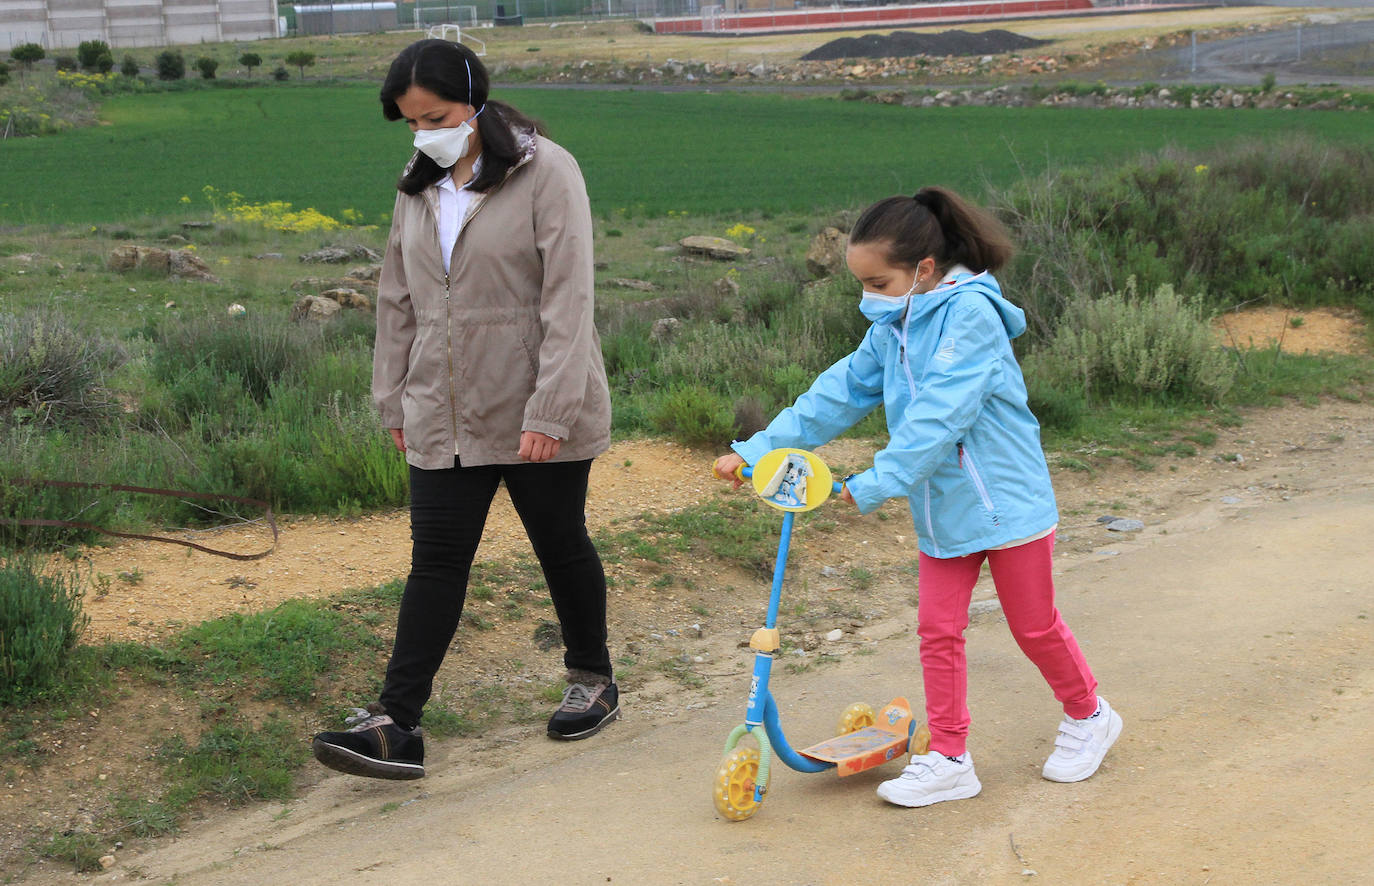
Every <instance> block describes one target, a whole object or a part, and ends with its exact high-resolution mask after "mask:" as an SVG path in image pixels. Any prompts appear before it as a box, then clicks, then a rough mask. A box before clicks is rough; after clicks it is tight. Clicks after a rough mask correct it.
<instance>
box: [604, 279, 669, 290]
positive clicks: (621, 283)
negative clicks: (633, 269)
mask: <svg viewBox="0 0 1374 886" xmlns="http://www.w3.org/2000/svg"><path fill="white" fill-rule="evenodd" d="M606 283H607V284H608V285H610V286H615V287H618V288H620V289H634V290H636V291H638V292H657V291H658V287H657V286H655V285H654V284H653V283H650V282H649V281H648V280H635V279H633V278H630V277H612V278H611V279H609V280H607V281H606Z"/></svg>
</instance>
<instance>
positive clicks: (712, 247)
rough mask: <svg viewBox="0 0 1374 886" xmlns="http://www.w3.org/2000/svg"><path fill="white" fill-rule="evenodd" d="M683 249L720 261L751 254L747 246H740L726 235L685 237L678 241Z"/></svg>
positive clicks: (732, 259)
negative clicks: (725, 236)
mask: <svg viewBox="0 0 1374 886" xmlns="http://www.w3.org/2000/svg"><path fill="white" fill-rule="evenodd" d="M677 242H678V246H680V247H682V251H683V252H686V253H689V254H692V255H704V256H706V257H707V258H714V259H717V260H720V261H734V260H735V259H738V258H744V257H745V256H746V255H748V254H749V250H748V249H747V248H746V247H743V246H740V245H739V244H738V243H735V242H733V241H730V240H726V239H725V238H724V237H701V236H694V237H683V238H682V239H681V240H679V241H677Z"/></svg>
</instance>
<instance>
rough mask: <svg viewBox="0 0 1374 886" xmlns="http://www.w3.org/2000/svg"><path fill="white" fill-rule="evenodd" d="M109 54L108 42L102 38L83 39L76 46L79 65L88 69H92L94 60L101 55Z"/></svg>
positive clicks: (94, 64)
mask: <svg viewBox="0 0 1374 886" xmlns="http://www.w3.org/2000/svg"><path fill="white" fill-rule="evenodd" d="M109 54H110V44H108V43H106V42H105V41H104V40H83V41H81V43H80V45H78V46H77V47H76V57H77V60H78V61H80V62H81V67H83V68H85V69H86V70H88V71H94V70H95V66H96V62H97V61H98V60H99V58H100V56H101V55H109Z"/></svg>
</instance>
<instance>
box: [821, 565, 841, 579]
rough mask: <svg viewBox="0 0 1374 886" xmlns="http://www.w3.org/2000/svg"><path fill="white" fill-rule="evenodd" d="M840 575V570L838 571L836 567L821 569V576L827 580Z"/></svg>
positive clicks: (823, 567)
mask: <svg viewBox="0 0 1374 886" xmlns="http://www.w3.org/2000/svg"><path fill="white" fill-rule="evenodd" d="M839 574H840V570H838V569H836V568H835V567H834V566H822V567H821V575H823V576H825V577H826V578H833V577H834V576H836V575H839Z"/></svg>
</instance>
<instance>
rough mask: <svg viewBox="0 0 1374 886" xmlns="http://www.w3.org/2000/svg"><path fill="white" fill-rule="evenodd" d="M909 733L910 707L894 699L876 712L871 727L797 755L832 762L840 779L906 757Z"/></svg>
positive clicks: (841, 736)
mask: <svg viewBox="0 0 1374 886" xmlns="http://www.w3.org/2000/svg"><path fill="white" fill-rule="evenodd" d="M910 732H911V707H910V704H909V703H908V702H907V700H906V699H905V698H894V699H893V700H892V702H891V703H890V704H888V706H887V707H885V708H883V709H882V710H881V711H879V712H878V716H877V720H876V722H875V723H874V724H873V725H872V726H866V727H864V728H863V729H860V730H858V731H856V732H851V733H849V734H847V735H838V736H836V737H835V738H829V739H826V740H825V741H823V742H820V743H819V744H814V745H812V746H811V747H809V748H805V749H803V750H801V751H799V752H798V753H800V754H801V755H802V756H805V757H810V758H811V759H813V760H819V761H821V762H822V763H834V764H835V771H836V772H837V773H838V774H839V775H840V776H845V775H853V774H855V773H857V772H863V771H864V770H865V769H872V768H873V767H874V766H881V765H882V764H884V763H887V762H888V761H890V760H894V759H896V758H897V757H900V756H902V755H903V754H905V753H906V750H907V745H908V742H909V734H910Z"/></svg>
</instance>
